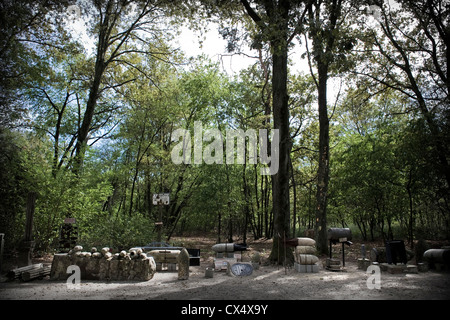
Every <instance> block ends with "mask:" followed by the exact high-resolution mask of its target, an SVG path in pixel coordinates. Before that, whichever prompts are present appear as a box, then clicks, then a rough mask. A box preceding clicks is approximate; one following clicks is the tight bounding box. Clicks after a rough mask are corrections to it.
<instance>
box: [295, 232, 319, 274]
mask: <svg viewBox="0 0 450 320" xmlns="http://www.w3.org/2000/svg"><path fill="white" fill-rule="evenodd" d="M315 254H316V241H315V240H314V239H311V238H297V246H296V247H295V255H294V258H295V263H294V267H295V269H296V270H297V271H298V272H302V273H315V272H319V266H318V264H317V263H318V262H319V258H318V257H317V256H316V255H315Z"/></svg>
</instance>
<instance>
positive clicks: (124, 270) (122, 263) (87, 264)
mask: <svg viewBox="0 0 450 320" xmlns="http://www.w3.org/2000/svg"><path fill="white" fill-rule="evenodd" d="M70 265H76V266H78V267H79V268H80V272H81V280H140V281H147V280H150V279H152V278H153V275H154V274H155V272H156V264H155V260H154V259H153V257H148V256H147V255H146V254H145V253H143V252H142V250H140V249H138V250H130V252H126V251H121V252H120V253H116V254H112V253H111V252H110V249H109V248H102V249H101V251H97V248H92V249H91V251H90V252H87V251H83V247H82V246H75V247H74V248H73V249H72V250H70V251H69V253H60V254H55V255H54V257H53V262H52V268H51V271H50V279H51V280H66V279H67V278H68V277H69V276H70V275H71V274H69V273H67V268H68V267H69V266H70Z"/></svg>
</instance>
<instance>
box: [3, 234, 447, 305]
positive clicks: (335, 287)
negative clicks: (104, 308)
mask: <svg viewBox="0 0 450 320" xmlns="http://www.w3.org/2000/svg"><path fill="white" fill-rule="evenodd" d="M174 240H177V241H179V242H178V243H180V242H181V241H183V242H184V243H183V245H184V246H186V247H188V248H200V249H201V264H200V266H191V267H190V276H189V279H188V280H178V274H177V272H176V271H161V272H157V273H156V274H155V275H154V277H153V279H151V280H149V281H144V282H131V281H109V282H106V281H83V280H82V281H81V284H80V285H79V288H78V289H70V288H68V287H67V285H66V283H65V281H51V280H49V279H48V277H47V278H44V279H40V280H33V281H30V282H21V281H19V280H14V281H7V280H6V277H5V275H4V274H2V277H1V279H0V300H111V299H113V300H230V299H232V300H241V299H243V300H424V299H427V300H429V299H433V300H450V273H449V272H448V271H434V270H430V271H428V272H424V273H418V274H389V273H387V272H382V273H381V278H380V281H381V282H380V284H381V288H380V289H369V288H368V285H367V279H368V278H369V276H370V275H369V274H368V273H366V272H364V271H362V270H358V269H357V264H356V261H357V258H358V253H359V248H360V245H358V244H355V245H354V246H353V247H350V248H349V249H347V251H346V253H347V255H346V272H332V271H328V270H326V269H325V268H324V267H323V264H322V263H319V272H318V273H307V274H306V273H298V272H297V271H295V270H294V269H293V268H284V267H282V266H273V265H269V264H268V263H267V257H268V254H269V252H270V248H271V241H270V240H266V241H264V240H260V241H254V242H249V243H248V244H249V248H250V250H249V251H246V252H244V253H243V254H242V261H243V262H250V256H251V254H252V253H253V252H255V251H258V252H260V253H261V255H262V257H263V260H262V264H261V266H260V268H259V269H258V270H253V273H252V274H251V275H249V276H241V277H234V276H230V275H227V274H226V271H225V270H223V271H215V273H214V276H213V278H206V277H205V269H206V267H209V266H211V264H212V262H213V258H214V252H213V251H212V250H211V246H212V244H213V240H211V239H208V238H189V239H187V240H186V239H174ZM333 250H334V252H335V253H334V255H335V258H338V257H339V258H340V247H339V246H335V247H334V248H333ZM320 259H321V262H323V261H324V260H325V259H326V257H320ZM42 261H43V260H42V259H41V262H42ZM36 262H39V260H36ZM43 262H47V263H48V262H49V261H48V258H47V261H43Z"/></svg>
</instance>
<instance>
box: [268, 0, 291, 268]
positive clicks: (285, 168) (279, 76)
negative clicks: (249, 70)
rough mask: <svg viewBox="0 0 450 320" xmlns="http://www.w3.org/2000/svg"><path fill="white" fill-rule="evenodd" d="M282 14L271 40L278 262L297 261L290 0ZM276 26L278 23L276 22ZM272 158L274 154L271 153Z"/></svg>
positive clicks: (274, 251)
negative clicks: (289, 243)
mask: <svg viewBox="0 0 450 320" xmlns="http://www.w3.org/2000/svg"><path fill="white" fill-rule="evenodd" d="M279 6H280V8H279V9H278V11H279V12H278V14H276V15H275V17H272V19H274V20H278V21H282V22H279V23H278V38H277V39H274V40H272V41H271V47H272V50H273V56H272V58H273V77H272V88H273V89H272V90H273V119H274V128H275V129H278V130H279V135H280V145H279V152H278V156H279V168H278V172H277V173H276V174H275V175H274V176H273V179H272V183H273V188H272V199H273V214H274V234H273V246H272V252H271V254H270V257H269V259H270V260H271V261H273V262H277V263H278V264H282V263H284V259H285V258H286V261H287V262H289V263H290V262H292V261H293V253H292V250H289V249H288V248H287V247H286V246H285V245H284V240H285V239H287V238H288V237H289V235H290V233H289V220H290V219H289V218H290V203H289V156H290V151H291V140H290V133H289V108H288V94H287V78H288V72H287V63H288V43H287V39H288V11H289V3H288V2H287V1H283V2H281V4H279ZM273 25H274V26H275V25H276V23H275V22H273ZM271 156H272V158H273V157H274V155H273V154H272V155H271Z"/></svg>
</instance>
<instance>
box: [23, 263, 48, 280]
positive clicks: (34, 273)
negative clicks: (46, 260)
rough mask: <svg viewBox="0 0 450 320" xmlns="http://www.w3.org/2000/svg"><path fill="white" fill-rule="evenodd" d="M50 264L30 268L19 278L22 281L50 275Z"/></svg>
mask: <svg viewBox="0 0 450 320" xmlns="http://www.w3.org/2000/svg"><path fill="white" fill-rule="evenodd" d="M51 268H52V267H51V265H48V266H42V267H41V268H37V269H32V270H29V271H25V272H23V273H22V275H21V278H22V280H23V281H30V280H33V279H36V278H41V277H45V276H48V275H50V271H51Z"/></svg>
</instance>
